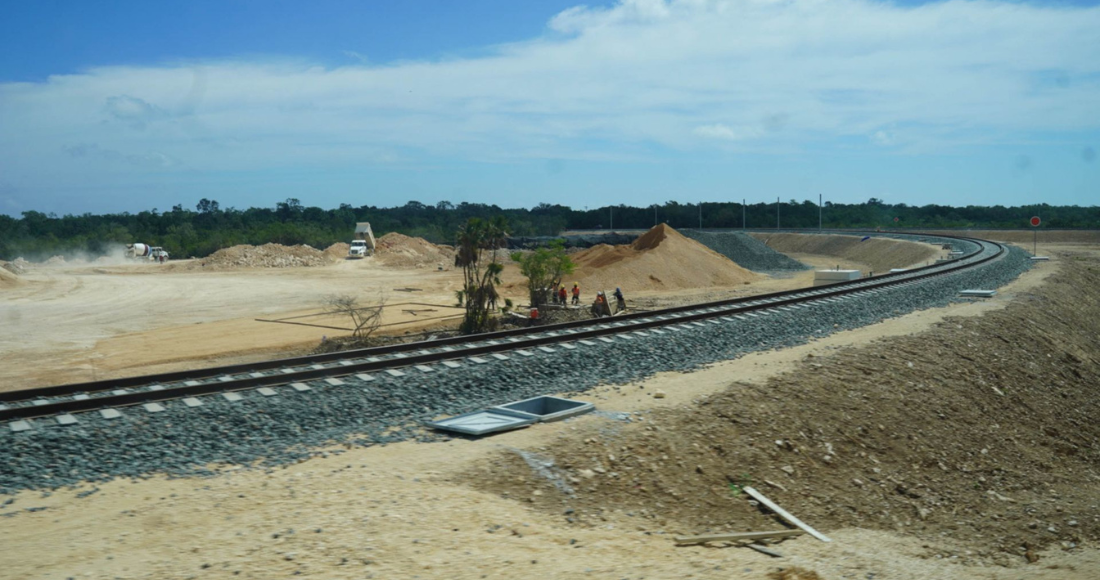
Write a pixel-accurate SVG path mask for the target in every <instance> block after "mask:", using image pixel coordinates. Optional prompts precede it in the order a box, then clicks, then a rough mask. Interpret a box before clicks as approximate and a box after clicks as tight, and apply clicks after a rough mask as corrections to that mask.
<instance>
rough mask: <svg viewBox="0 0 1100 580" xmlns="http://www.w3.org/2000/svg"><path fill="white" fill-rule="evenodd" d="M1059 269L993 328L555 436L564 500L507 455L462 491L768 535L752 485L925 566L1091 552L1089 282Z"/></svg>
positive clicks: (847, 359)
mask: <svg viewBox="0 0 1100 580" xmlns="http://www.w3.org/2000/svg"><path fill="white" fill-rule="evenodd" d="M1061 259H1063V260H1064V262H1065V263H1064V264H1063V267H1062V269H1061V271H1060V272H1059V273H1058V274H1055V275H1053V276H1052V277H1051V278H1050V279H1049V280H1048V282H1047V283H1046V284H1045V285H1044V286H1042V287H1040V288H1039V289H1038V291H1037V292H1035V293H1034V294H1025V295H1023V296H1022V297H1020V298H1018V299H1017V301H1015V302H1013V303H1011V304H1010V305H1009V306H1008V308H1007V309H1005V310H1002V311H996V312H990V313H987V314H986V315H985V316H983V317H981V318H971V319H961V318H956V319H950V318H949V319H947V320H946V321H945V322H943V323H940V324H938V325H937V326H935V327H933V328H932V329H931V330H929V331H927V332H924V333H921V334H918V335H914V336H906V337H896V338H890V339H886V340H882V341H880V342H878V343H875V344H872V345H870V346H867V347H865V348H850V349H846V350H843V351H840V352H839V353H838V354H837V355H835V356H830V357H828V358H807V359H805V360H804V361H803V363H802V364H801V365H800V368H799V369H798V370H797V371H795V372H790V373H786V374H782V375H779V376H777V377H774V378H772V379H771V380H769V381H768V382H767V383H766V384H764V385H753V384H746V383H737V382H734V383H732V384H731V387H730V389H729V390H727V391H725V392H723V393H721V394H718V395H715V396H711V397H708V398H705V399H702V400H700V401H699V402H698V405H695V406H689V407H680V408H675V409H669V410H666V411H656V412H654V413H653V414H651V415H649V416H647V417H645V420H644V421H642V422H635V423H632V424H630V425H628V426H625V427H623V428H622V429H619V430H608V429H600V430H592V429H589V430H580V431H575V432H565V434H563V435H562V436H561V437H559V438H558V439H557V440H555V441H547V442H545V443H544V445H545V446H544V447H540V448H539V450H538V452H539V453H541V454H543V456H544V457H545V458H547V459H548V460H551V461H553V463H554V464H555V465H556V466H557V467H555V468H554V469H553V470H551V471H554V472H555V475H556V476H558V477H560V478H561V479H560V481H561V482H565V483H566V484H567V485H569V486H571V487H572V488H573V489H574V491H575V494H573V495H571V494H568V493H563V492H562V491H561V490H560V489H559V488H558V487H556V486H555V485H552V484H551V483H550V482H549V481H548V480H547V479H544V478H541V477H539V476H537V475H535V474H534V473H533V472H532V468H531V467H530V466H529V465H527V464H526V463H525V462H524V461H523V460H522V459H520V458H518V456H517V455H516V454H515V453H502V454H500V456H499V457H497V458H496V459H494V460H493V461H490V462H487V463H486V464H485V465H483V466H482V467H481V468H480V469H476V470H473V471H472V472H471V473H470V477H469V478H468V479H465V481H467V482H469V483H471V484H472V485H475V486H477V487H479V488H480V489H486V490H492V491H495V492H497V493H500V494H504V495H507V497H513V498H521V499H527V500H528V501H530V502H532V503H533V504H534V505H536V506H538V507H539V508H540V509H541V510H543V511H544V512H546V513H558V514H560V513H562V512H563V510H569V511H567V513H569V514H570V517H571V518H572V519H573V520H575V521H577V522H580V523H583V524H587V525H599V524H600V522H601V520H602V518H603V517H604V515H605V514H608V513H610V512H616V513H618V512H620V511H621V512H629V513H631V514H634V515H635V516H637V518H638V521H639V525H641V526H645V527H646V528H647V529H673V530H681V531H685V532H699V533H704V532H708V531H727V530H729V531H749V530H760V529H774V528H775V527H776V525H777V524H776V523H775V521H774V520H773V517H772V516H770V515H765V514H764V513H762V512H761V511H758V510H757V509H756V508H753V507H752V506H751V505H750V504H749V503H748V502H747V501H746V498H745V497H744V496H743V495H739V494H738V491H737V489H736V488H732V487H731V485H734V486H743V485H752V486H755V487H757V488H758V489H760V490H761V491H763V492H764V493H766V494H768V495H769V496H770V497H771V498H772V499H773V500H775V501H776V502H777V503H778V504H779V505H781V506H783V507H784V508H786V509H787V510H788V511H790V512H792V513H794V514H795V515H797V516H799V517H800V518H802V519H803V520H805V521H807V522H810V523H811V525H815V526H817V527H819V529H822V530H830V529H837V528H841V527H846V526H856V527H861V528H869V529H880V530H890V531H894V532H900V533H904V534H911V535H915V536H917V537H919V538H921V539H923V540H924V541H926V542H929V545H927V546H926V547H927V549H928V551H927V552H926V554H925V556H924V557H931V556H933V555H935V554H937V553H940V554H942V553H943V552H942V549H943V548H942V547H937V545H936V543H937V542H943V541H950V542H951V543H952V544H954V548H952V550H953V551H954V553H956V554H959V558H960V562H962V563H974V564H988V563H997V564H1002V565H1023V564H1025V563H1026V562H1027V561H1028V560H1030V559H1034V558H1036V554H1037V553H1038V551H1039V550H1040V549H1042V548H1044V547H1048V546H1054V547H1059V548H1067V549H1068V548H1072V547H1075V546H1078V545H1080V544H1081V543H1082V542H1094V541H1097V540H1100V506H1098V505H1097V502H1096V497H1097V496H1098V493H1100V473H1098V466H1100V422H1097V421H1096V420H1095V417H1097V416H1098V415H1100V397H1098V396H1097V393H1096V385H1098V384H1100V295H1097V294H1096V292H1095V291H1094V290H1093V289H1094V288H1095V287H1096V286H1097V285H1098V284H1100V264H1098V260H1097V259H1096V258H1095V255H1094V256H1093V257H1091V258H1089V259H1085V258H1082V257H1076V258H1075V257H1072V256H1066V255H1063V256H1062V258H1061ZM488 473H492V474H493V476H492V477H488ZM646 520H650V521H649V522H646ZM965 550H971V551H972V552H965Z"/></svg>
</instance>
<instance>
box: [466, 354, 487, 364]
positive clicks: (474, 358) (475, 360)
mask: <svg viewBox="0 0 1100 580" xmlns="http://www.w3.org/2000/svg"><path fill="white" fill-rule="evenodd" d="M467 360H469V361H470V362H472V363H477V364H479V365H483V364H485V363H487V362H489V361H487V360H485V359H483V358H481V357H479V356H472V357H470V358H468V359H467Z"/></svg>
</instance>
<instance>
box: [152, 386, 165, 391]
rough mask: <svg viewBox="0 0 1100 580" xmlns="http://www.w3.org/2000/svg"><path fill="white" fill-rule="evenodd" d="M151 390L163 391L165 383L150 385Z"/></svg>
mask: <svg viewBox="0 0 1100 580" xmlns="http://www.w3.org/2000/svg"><path fill="white" fill-rule="evenodd" d="M149 390H150V391H163V390H164V385H149Z"/></svg>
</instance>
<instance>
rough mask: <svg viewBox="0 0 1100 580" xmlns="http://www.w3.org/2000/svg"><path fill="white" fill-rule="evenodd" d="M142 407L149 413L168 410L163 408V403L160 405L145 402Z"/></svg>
mask: <svg viewBox="0 0 1100 580" xmlns="http://www.w3.org/2000/svg"><path fill="white" fill-rule="evenodd" d="M142 407H143V408H144V409H145V410H146V411H148V412H150V413H163V412H165V411H167V410H168V409H165V408H164V405H161V404H160V403H145V404H144V405H142Z"/></svg>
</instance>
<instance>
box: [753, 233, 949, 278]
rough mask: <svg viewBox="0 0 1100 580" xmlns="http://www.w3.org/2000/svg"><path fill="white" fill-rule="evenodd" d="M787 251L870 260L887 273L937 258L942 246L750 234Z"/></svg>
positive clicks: (869, 263)
mask: <svg viewBox="0 0 1100 580" xmlns="http://www.w3.org/2000/svg"><path fill="white" fill-rule="evenodd" d="M750 235H751V236H752V237H754V238H756V239H758V240H760V241H762V242H764V243H765V244H767V245H768V246H769V247H771V248H772V249H774V250H776V251H779V252H783V253H784V254H816V255H819V256H834V257H837V258H840V259H842V260H850V261H852V262H859V263H861V264H866V265H867V266H868V267H869V268H870V269H871V270H872V271H874V272H880V273H885V272H887V271H889V270H890V269H891V268H908V267H910V266H915V265H921V266H923V265H924V264H925V262H929V261H934V260H935V259H936V258H937V257H938V256H939V255H940V253H941V252H940V250H939V248H937V247H935V246H932V245H929V244H922V243H918V242H907V241H903V240H891V239H889V238H874V237H873V238H871V239H869V240H866V241H861V240H863V236H846V235H822V234H755V233H754V234H750Z"/></svg>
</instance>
